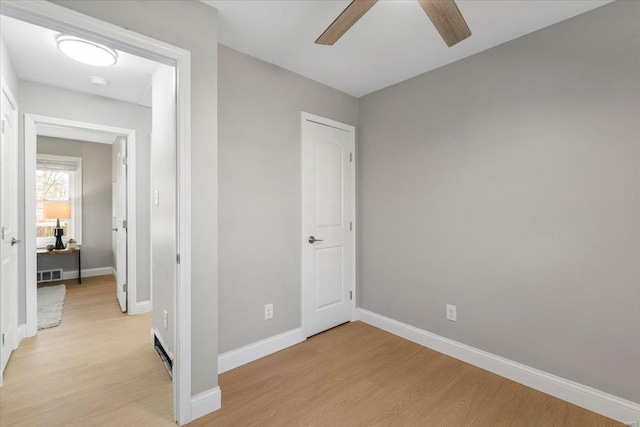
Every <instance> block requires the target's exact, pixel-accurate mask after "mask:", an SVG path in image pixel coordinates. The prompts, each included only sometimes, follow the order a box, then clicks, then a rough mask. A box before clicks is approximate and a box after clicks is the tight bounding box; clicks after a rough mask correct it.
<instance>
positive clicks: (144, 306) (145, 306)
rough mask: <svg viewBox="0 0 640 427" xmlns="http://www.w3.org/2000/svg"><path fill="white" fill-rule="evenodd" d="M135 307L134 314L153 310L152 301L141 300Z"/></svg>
mask: <svg viewBox="0 0 640 427" xmlns="http://www.w3.org/2000/svg"><path fill="white" fill-rule="evenodd" d="M134 307H135V308H134V309H133V310H132V311H133V313H132V314H143V313H150V312H151V301H149V300H147V301H139V302H137V303H136V305H135V306H134Z"/></svg>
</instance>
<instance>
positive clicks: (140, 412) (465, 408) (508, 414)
mask: <svg viewBox="0 0 640 427" xmlns="http://www.w3.org/2000/svg"><path fill="white" fill-rule="evenodd" d="M67 283H68V284H69V282H67ZM114 287H115V284H114V283H113V280H105V278H92V279H85V283H84V284H83V285H69V286H68V289H67V299H66V302H65V309H64V317H63V321H62V324H61V325H60V326H58V327H55V328H51V329H45V330H41V331H39V332H38V335H37V336H36V337H34V338H30V339H27V340H24V341H23V342H22V344H21V346H20V348H19V349H18V350H17V351H16V352H15V353H14V354H13V356H12V357H11V360H10V362H9V365H8V367H7V369H6V371H5V386H4V387H3V388H2V389H1V390H0V425H1V426H2V427H9V426H48V427H49V426H51V427H54V426H152V427H156V426H160V427H161V426H173V425H174V424H173V423H172V421H171V420H172V408H171V406H172V403H171V401H172V398H171V381H170V380H169V377H168V376H167V374H166V372H165V371H164V367H163V365H162V363H161V362H160V358H159V357H158V356H157V354H156V353H155V351H154V350H153V348H152V347H151V346H150V344H149V338H148V337H149V327H150V323H151V318H150V316H149V315H143V316H135V317H132V316H127V315H124V314H122V313H120V311H119V307H118V305H117V302H116V300H115V288H114ZM220 387H221V389H222V403H223V407H222V409H221V410H219V411H217V412H215V413H213V414H210V415H209V416H206V417H203V418H201V419H199V420H196V421H194V422H193V423H191V424H190V425H191V426H193V427H198V426H233V427H235V426H250V425H251V426H331V427H333V426H374V425H376V426H377V425H396V426H427V427H429V426H491V427H493V426H496V427H497V426H535V427H538V426H580V427H590V426H613V425H619V424H617V423H615V422H613V421H611V420H609V419H607V418H604V417H601V416H599V415H597V414H594V413H592V412H589V411H586V410H584V409H581V408H579V407H577V406H574V405H571V404H569V403H566V402H563V401H561V400H558V399H555V398H553V397H551V396H548V395H545V394H543V393H540V392H538V391H535V390H533V389H530V388H528V387H525V386H523V385H520V384H517V383H514V382H512V381H509V380H506V379H504V378H501V377H499V376H497V375H494V374H491V373H489V372H487V371H483V370H481V369H478V368H476V367H473V366H471V365H468V364H465V363H463V362H460V361H457V360H455V359H452V358H450V357H448V356H445V355H442V354H440V353H436V352H434V351H432V350H429V349H426V348H424V347H422V346H419V345H417V344H414V343H412V342H409V341H406V340H404V339H402V338H399V337H396V336H394V335H391V334H388V333H386V332H384V331H381V330H379V329H376V328H373V327H371V326H368V325H366V324H363V323H360V322H355V323H350V324H346V325H343V326H340V327H338V328H335V329H332V330H329V331H327V332H325V333H322V334H319V335H316V336H315V337H312V338H310V339H308V340H307V341H305V342H304V343H302V344H299V345H296V346H293V347H291V348H289V349H286V350H283V351H281V352H278V353H275V354H273V355H271V356H268V357H265V358H263V359H260V360H258V361H255V362H253V363H250V364H247V365H244V366H241V367H240V368H237V369H234V370H232V371H229V372H227V373H224V374H222V375H221V376H220Z"/></svg>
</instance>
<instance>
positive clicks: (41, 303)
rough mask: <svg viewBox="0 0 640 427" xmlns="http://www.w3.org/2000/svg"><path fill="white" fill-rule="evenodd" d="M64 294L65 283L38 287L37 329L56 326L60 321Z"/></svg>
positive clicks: (65, 291)
mask: <svg viewBox="0 0 640 427" xmlns="http://www.w3.org/2000/svg"><path fill="white" fill-rule="evenodd" d="M66 294H67V287H66V286H65V285H56V286H44V287H42V288H38V329H45V328H51V327H53V326H58V325H59V324H60V322H62V307H63V306H64V296H65V295H66Z"/></svg>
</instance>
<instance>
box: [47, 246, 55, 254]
mask: <svg viewBox="0 0 640 427" xmlns="http://www.w3.org/2000/svg"><path fill="white" fill-rule="evenodd" d="M55 248H56V247H55V246H53V245H47V250H48V251H49V252H51V251H52V250H54V249H55Z"/></svg>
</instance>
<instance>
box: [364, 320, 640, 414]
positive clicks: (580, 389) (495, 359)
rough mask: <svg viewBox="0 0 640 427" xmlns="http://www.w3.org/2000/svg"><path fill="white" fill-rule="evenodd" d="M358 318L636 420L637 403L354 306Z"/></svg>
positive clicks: (582, 403)
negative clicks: (356, 309) (356, 308)
mask: <svg viewBox="0 0 640 427" xmlns="http://www.w3.org/2000/svg"><path fill="white" fill-rule="evenodd" d="M358 320H360V321H362V322H364V323H367V324H369V325H372V326H375V327H377V328H380V329H382V330H384V331H387V332H390V333H392V334H394V335H397V336H399V337H402V338H405V339H407V340H409V341H413V342H415V343H417V344H420V345H423V346H425V347H428V348H430V349H432V350H435V351H438V352H440V353H444V354H446V355H448V356H451V357H453V358H456V359H458V360H462V361H463V362H466V363H469V364H471V365H474V366H477V367H479V368H482V369H484V370H487V371H489V372H493V373H494V374H497V375H500V376H502V377H505V378H508V379H510V380H512V381H515V382H518V383H520V384H524V385H526V386H528V387H531V388H533V389H536V390H539V391H541V392H543V393H547V394H550V395H552V396H555V397H557V398H559V399H562V400H565V401H567V402H569V403H573V404H574V405H578V406H580V407H583V408H585V409H588V410H590V411H593V412H596V413H598V414H601V415H604V416H605V417H609V418H612V419H614V420H617V421H621V422H624V421H627V422H628V421H640V404H638V403H634V402H631V401H628V400H625V399H622V398H619V397H616V396H613V395H611V394H608V393H604V392H602V391H600V390H596V389H594V388H591V387H587V386H585V385H582V384H579V383H576V382H574V381H570V380H567V379H564V378H561V377H558V376H556V375H553V374H549V373H547V372H544V371H541V370H539V369H535V368H532V367H529V366H526V365H523V364H521V363H518V362H514V361H512V360H509V359H506V358H504V357H500V356H496V355H495V354H491V353H488V352H486V351H483V350H479V349H477V348H474V347H471V346H468V345H466V344H462V343H460V342H457V341H454V340H451V339H448V338H444V337H441V336H439V335H436V334H433V333H431V332H427V331H425V330H422V329H419V328H416V327H414V326H411V325H407V324H406V323H402V322H399V321H397V320H393V319H390V318H388V317H385V316H382V315H380V314H376V313H373V312H371V311H368V310H364V309H362V308H359V309H358Z"/></svg>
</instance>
